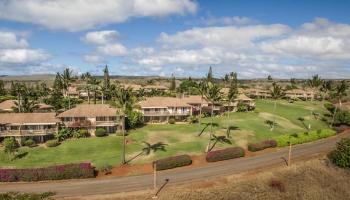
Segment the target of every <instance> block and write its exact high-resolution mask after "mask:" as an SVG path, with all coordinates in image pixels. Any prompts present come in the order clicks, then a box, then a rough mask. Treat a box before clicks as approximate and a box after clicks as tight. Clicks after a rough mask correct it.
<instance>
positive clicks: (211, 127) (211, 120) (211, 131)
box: [207, 102, 214, 152]
mask: <svg viewBox="0 0 350 200" xmlns="http://www.w3.org/2000/svg"><path fill="white" fill-rule="evenodd" d="M213 113H214V103H213V102H212V104H211V114H210V134H209V141H208V147H207V152H209V151H210V143H211V136H212V134H213Z"/></svg>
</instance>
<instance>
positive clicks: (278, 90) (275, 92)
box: [270, 82, 284, 131]
mask: <svg viewBox="0 0 350 200" xmlns="http://www.w3.org/2000/svg"><path fill="white" fill-rule="evenodd" d="M270 92H271V97H272V99H274V105H273V121H272V122H273V123H272V126H271V131H273V129H274V128H275V124H276V117H275V115H276V107H277V100H278V99H279V98H282V97H283V96H284V91H283V89H282V87H281V86H279V85H278V84H277V83H276V82H273V84H272V89H271V91H270Z"/></svg>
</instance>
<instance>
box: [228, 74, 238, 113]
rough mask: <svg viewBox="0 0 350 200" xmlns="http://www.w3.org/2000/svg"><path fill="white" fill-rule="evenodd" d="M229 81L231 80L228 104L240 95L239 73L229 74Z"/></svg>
mask: <svg viewBox="0 0 350 200" xmlns="http://www.w3.org/2000/svg"><path fill="white" fill-rule="evenodd" d="M229 82H230V89H229V91H228V93H227V101H228V104H229V105H230V104H231V103H232V102H233V101H234V100H235V98H237V95H238V79H237V73H235V72H231V73H230V74H229ZM228 113H229V110H228ZM228 116H229V115H228Z"/></svg>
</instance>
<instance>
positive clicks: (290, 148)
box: [288, 140, 292, 167]
mask: <svg viewBox="0 0 350 200" xmlns="http://www.w3.org/2000/svg"><path fill="white" fill-rule="evenodd" d="M291 156H292V143H291V142H290V140H289V153H288V167H290V165H291V163H290V158H291Z"/></svg>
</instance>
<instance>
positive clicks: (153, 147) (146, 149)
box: [125, 141, 167, 163]
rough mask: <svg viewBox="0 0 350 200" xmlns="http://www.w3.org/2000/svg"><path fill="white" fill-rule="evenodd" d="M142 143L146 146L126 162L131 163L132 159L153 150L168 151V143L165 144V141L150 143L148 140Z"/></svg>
mask: <svg viewBox="0 0 350 200" xmlns="http://www.w3.org/2000/svg"><path fill="white" fill-rule="evenodd" d="M142 143H143V144H145V147H144V148H142V150H141V152H140V153H138V154H137V155H135V156H134V157H132V158H131V159H129V160H128V161H126V162H125V163H130V162H131V161H133V160H134V159H136V158H137V157H139V156H141V155H149V154H150V153H151V152H157V151H166V149H165V146H166V145H167V144H165V143H163V142H157V143H155V144H150V143H148V142H145V141H143V142H142Z"/></svg>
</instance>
